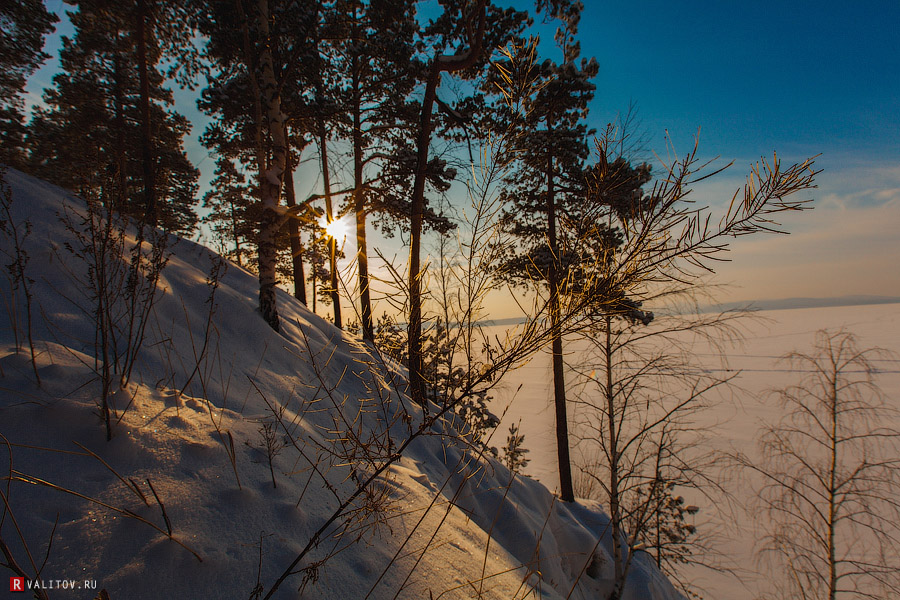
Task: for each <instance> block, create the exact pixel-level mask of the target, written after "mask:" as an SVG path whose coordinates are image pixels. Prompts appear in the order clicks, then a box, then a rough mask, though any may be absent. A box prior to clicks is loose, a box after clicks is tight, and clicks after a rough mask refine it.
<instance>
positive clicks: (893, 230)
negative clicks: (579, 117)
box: [580, 0, 900, 300]
mask: <svg viewBox="0 0 900 600" xmlns="http://www.w3.org/2000/svg"><path fill="white" fill-rule="evenodd" d="M585 4H586V7H585V12H584V14H583V17H582V22H581V27H580V38H581V40H582V53H583V54H584V55H587V56H596V57H597V60H598V61H599V63H600V74H599V76H598V81H597V88H598V90H597V95H596V100H595V105H596V106H595V107H594V110H593V111H592V119H595V126H602V124H604V123H605V122H606V121H608V120H611V119H612V118H614V116H615V114H616V112H617V111H622V110H624V109H625V108H626V107H627V106H628V104H629V102H631V101H634V102H635V103H636V105H637V108H638V110H639V115H640V118H641V121H642V124H643V127H644V129H645V130H646V132H647V134H648V136H649V140H650V142H649V145H650V147H651V149H652V150H654V151H656V152H657V153H659V154H660V155H664V152H665V137H664V136H665V132H666V131H667V130H668V132H669V135H670V136H671V138H672V140H673V141H674V143H675V145H676V148H681V149H682V151H684V150H686V149H688V148H689V146H690V145H691V144H692V139H693V136H694V135H695V134H696V133H697V130H698V127H699V128H700V145H701V153H702V154H703V155H704V156H706V157H714V156H721V157H722V158H723V160H732V159H734V160H735V165H734V167H732V168H731V169H730V170H729V172H727V173H726V174H724V175H723V176H722V177H720V178H719V179H718V181H712V182H710V183H709V184H708V185H704V186H702V187H700V188H699V189H698V190H697V198H698V199H702V200H704V201H706V202H709V203H710V204H715V203H717V202H719V201H721V199H722V198H725V197H727V198H730V194H731V193H733V190H734V189H736V187H737V185H739V184H740V183H741V181H742V179H743V175H744V173H746V172H747V171H748V168H749V166H750V164H751V163H752V162H753V161H754V160H757V159H758V158H759V157H760V156H762V155H765V156H771V155H772V153H773V152H774V151H777V152H778V155H779V156H780V157H782V158H783V160H785V161H786V162H793V161H799V160H802V159H804V158H806V157H809V156H813V155H816V154H820V155H821V156H820V157H819V158H818V159H817V161H816V164H817V167H818V168H822V169H823V172H822V174H821V175H820V176H819V178H818V183H819V189H818V190H816V191H815V192H814V193H812V194H810V196H811V197H813V198H815V199H816V202H815V210H814V211H812V212H810V213H804V214H797V215H792V216H790V217H788V218H786V219H785V225H786V227H787V229H788V230H789V231H791V232H792V235H791V236H786V237H772V236H769V237H760V238H752V239H745V240H740V241H738V242H737V243H735V244H734V247H733V248H734V251H733V252H732V253H731V258H732V259H733V260H732V262H731V263H730V264H726V265H722V266H721V268H719V269H717V271H718V272H719V277H718V281H720V282H726V283H733V284H734V287H732V288H731V289H729V290H727V291H726V292H724V294H723V296H724V298H723V299H728V300H747V299H760V298H781V297H790V296H838V295H844V294H857V293H859V294H879V295H892V296H900V267H898V264H900V34H898V24H900V2H896V1H893V0H883V1H863V2H830V1H824V2H823V1H820V2H807V1H802V2H796V1H792V2H776V1H771V0H768V1H760V2H754V3H737V2H701V1H678V2H666V1H663V0H631V1H625V0H615V1H605V2H595V1H590V0H588V1H586V2H585Z"/></svg>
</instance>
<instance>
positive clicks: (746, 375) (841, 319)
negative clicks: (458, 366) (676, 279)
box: [492, 304, 900, 600]
mask: <svg viewBox="0 0 900 600" xmlns="http://www.w3.org/2000/svg"><path fill="white" fill-rule="evenodd" d="M755 314H756V316H757V317H762V319H759V318H750V319H747V320H746V321H745V322H744V323H743V326H742V329H743V330H744V334H745V340H744V342H743V343H741V344H740V345H736V346H730V347H728V348H727V349H726V350H725V352H724V354H725V359H726V361H727V366H728V368H729V369H730V370H731V371H738V372H739V374H738V375H737V377H736V378H735V379H734V381H733V383H734V386H733V389H734V391H733V392H732V393H727V394H718V393H717V392H716V393H714V395H713V396H710V398H711V399H712V400H713V403H712V406H711V407H710V408H708V409H705V410H704V412H703V413H702V414H701V415H700V416H699V419H700V421H699V422H698V424H699V425H700V427H702V428H703V429H705V430H706V433H707V434H708V435H709V440H710V444H711V445H713V446H714V447H718V448H719V449H723V450H726V449H729V448H734V449H737V450H742V451H746V452H748V453H749V454H751V455H752V454H753V453H755V448H756V440H757V434H758V432H759V430H760V424H761V423H764V422H772V421H774V420H777V419H775V417H776V415H774V414H772V413H773V409H774V405H773V404H772V403H768V404H767V403H766V399H767V398H770V397H771V395H772V392H773V391H775V390H779V389H782V388H785V387H787V386H790V385H794V384H797V383H799V376H798V374H797V373H795V372H792V371H791V369H790V366H789V365H787V364H785V363H783V362H779V359H780V358H781V357H783V356H784V355H785V354H787V353H789V352H791V351H795V350H796V351H800V352H811V351H812V348H813V344H814V342H815V335H816V332H817V331H819V330H821V329H829V330H837V329H841V328H843V329H844V330H846V331H848V332H850V333H852V334H854V335H855V336H856V338H857V342H858V345H859V347H860V349H864V348H869V347H876V346H877V347H881V348H885V349H887V350H890V351H892V352H894V353H895V355H896V354H900V304H880V305H866V306H844V307H827V308H807V309H793V310H778V311H763V312H759V313H755ZM504 329H505V328H504V327H499V326H498V327H495V328H494V331H495V332H496V333H498V334H499V333H502V331H503V330H504ZM586 347H587V345H586V343H585V342H570V343H568V344H567V346H566V347H564V352H565V354H566V357H565V359H566V363H567V365H579V364H581V363H583V362H584V351H585V349H586ZM897 359H898V356H893V357H892V359H891V360H883V361H879V362H878V363H876V366H877V367H878V369H879V371H880V372H879V374H878V376H877V378H876V382H877V383H878V385H879V386H880V388H881V389H882V391H883V392H884V394H885V396H886V397H887V398H888V399H889V401H892V402H893V403H894V404H895V405H900V362H898V360H897ZM550 362H551V361H550V355H549V351H547V352H542V353H540V354H538V355H537V356H535V357H534V359H532V361H531V362H530V363H529V364H528V365H526V366H525V367H523V368H521V369H519V370H517V371H515V372H512V373H510V374H509V376H508V377H507V379H506V380H505V382H504V384H503V386H502V387H501V388H500V389H499V390H497V391H496V393H495V394H494V396H495V399H494V402H493V404H492V409H493V410H494V411H495V412H496V413H497V414H498V415H500V414H501V413H502V412H503V411H504V410H506V414H505V416H504V419H503V423H502V424H501V425H500V429H499V430H498V431H497V434H496V436H495V438H494V440H493V443H494V445H498V446H499V445H502V443H503V441H504V440H505V437H506V432H507V430H508V427H509V424H510V423H513V422H519V421H521V431H522V433H524V435H525V444H524V445H525V447H526V448H528V449H529V451H530V452H529V454H528V455H527V458H529V459H531V462H530V464H529V465H528V466H527V467H526V469H525V471H526V473H527V474H528V475H531V476H532V477H535V478H537V479H539V480H540V481H542V482H544V483H545V484H546V485H547V486H548V487H549V488H551V489H555V488H557V487H558V481H559V480H558V476H557V473H556V446H555V438H554V425H553V423H554V416H553V415H554V412H553V406H552V397H553V388H552V385H553V377H552V372H551V365H550ZM691 362H692V363H693V364H692V366H696V367H698V368H701V369H705V370H709V371H713V372H716V371H718V372H721V373H722V374H724V372H723V365H722V356H720V355H719V354H717V353H716V352H713V351H710V349H709V348H705V347H701V346H698V347H696V349H695V351H694V352H692V355H691ZM520 385H521V389H519V391H518V392H517V393H515V390H516V389H517V388H518V387H519V386H520ZM898 426H900V424H898ZM740 485H741V484H740V482H738V481H735V482H734V488H735V489H733V490H732V492H734V493H735V495H736V497H737V498H740V497H741V496H742V495H744V496H745V495H746V491H742V490H741V488H740ZM689 499H690V501H691V502H693V503H695V504H698V505H699V506H700V508H701V512H700V515H707V516H711V515H712V514H714V513H715V512H716V507H712V506H704V505H703V502H704V499H702V498H689ZM744 516H745V517H747V518H739V519H738V520H739V522H741V524H742V528H741V529H740V530H737V531H734V532H732V533H731V534H729V535H728V537H729V539H730V540H732V541H730V542H729V543H728V544H727V546H725V547H723V550H724V551H725V552H726V554H727V555H728V556H729V557H731V558H732V560H733V562H734V563H735V564H736V565H737V566H738V567H742V568H746V569H751V570H752V569H753V568H754V564H753V558H752V544H753V541H754V540H755V539H757V538H758V535H757V534H756V532H755V531H753V528H752V523H753V522H754V519H753V518H750V517H752V515H744ZM701 523H702V520H701ZM701 577H702V578H703V581H702V582H701V581H700V578H701ZM691 578H692V579H693V580H695V581H697V582H700V583H702V584H703V586H704V587H705V588H706V590H707V592H708V596H707V597H709V598H722V599H726V598H727V599H729V600H750V599H751V598H753V596H754V595H753V591H752V590H753V589H754V588H756V586H757V582H756V581H754V579H756V578H755V577H754V576H753V575H752V574H751V575H748V576H747V578H746V579H747V582H746V586H743V585H741V584H740V583H739V582H737V581H736V580H735V579H733V578H732V577H729V576H724V575H714V576H713V575H709V574H708V573H707V572H703V573H699V572H698V573H696V574H693V573H692V574H691ZM748 588H749V589H748Z"/></svg>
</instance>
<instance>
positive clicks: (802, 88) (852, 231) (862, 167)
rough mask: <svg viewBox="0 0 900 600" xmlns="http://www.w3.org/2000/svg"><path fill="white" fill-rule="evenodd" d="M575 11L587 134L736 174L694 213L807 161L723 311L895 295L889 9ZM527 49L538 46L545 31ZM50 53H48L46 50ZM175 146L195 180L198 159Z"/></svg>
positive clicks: (701, 193) (898, 137) (607, 5)
mask: <svg viewBox="0 0 900 600" xmlns="http://www.w3.org/2000/svg"><path fill="white" fill-rule="evenodd" d="M515 4H517V5H519V6H528V5H529V3H528V2H524V1H520V0H516V1H515ZM585 4H586V6H585V11H584V14H583V17H582V22H581V26H580V32H579V33H580V35H579V37H580V39H581V43H582V54H583V55H585V56H594V57H596V58H597V60H598V62H599V64H600V73H599V76H598V78H597V81H596V83H597V93H596V97H595V100H594V105H593V107H592V111H591V116H590V121H591V124H592V126H594V127H595V128H598V129H602V128H603V126H604V125H605V124H606V123H607V122H608V121H612V120H614V119H615V117H616V115H617V114H618V113H619V112H622V111H625V110H626V109H627V108H628V106H629V104H631V103H634V104H635V106H636V107H637V110H638V116H639V118H640V121H641V124H642V129H643V131H644V133H645V134H646V137H647V140H648V144H647V147H648V150H649V151H650V152H655V153H657V154H659V155H660V156H665V154H666V133H667V132H668V135H669V137H670V139H671V140H672V141H673V143H674V145H675V148H676V149H678V150H679V151H680V152H684V151H687V150H688V149H690V147H691V146H692V145H693V139H694V136H695V135H696V134H697V132H698V129H699V130H700V147H701V154H702V156H704V157H706V158H712V157H716V156H721V157H722V161H723V162H727V161H730V160H734V161H735V165H734V166H733V167H732V168H731V169H730V170H729V171H727V172H726V173H725V174H723V175H722V176H720V177H718V178H717V179H716V180H713V181H710V182H709V183H707V184H704V185H702V186H701V187H699V188H698V189H697V190H696V192H695V199H696V200H698V201H701V202H704V203H708V204H710V205H712V206H716V205H720V204H721V203H722V202H723V201H727V200H730V198H731V194H732V193H733V192H734V190H735V189H736V188H737V186H739V185H740V184H741V183H742V181H743V177H744V175H745V173H746V172H747V171H748V170H749V167H750V165H751V164H752V162H753V161H755V160H758V159H759V158H760V156H767V157H771V155H772V153H773V151H777V152H778V154H779V156H780V157H781V158H782V159H783V160H784V161H786V162H794V161H799V160H803V159H804V158H806V157H809V156H813V155H816V154H820V155H821V156H820V157H819V158H818V159H817V163H816V165H817V168H822V169H824V171H823V173H822V174H821V175H820V176H819V178H818V183H819V189H818V190H816V191H815V192H814V193H812V194H809V195H808V196H809V197H812V198H815V200H816V202H815V207H816V208H815V210H814V211H812V212H810V213H804V214H797V215H791V216H789V217H788V218H787V219H786V220H785V226H786V228H787V229H788V230H789V231H791V232H792V235H790V236H786V237H772V236H769V237H764V238H763V237H760V238H752V239H742V240H739V241H738V242H736V243H735V244H734V245H733V252H732V253H731V254H730V257H731V258H732V259H733V260H732V262H730V263H726V264H723V265H722V266H721V267H720V268H718V269H717V272H718V277H717V281H718V282H722V283H731V284H734V285H733V286H732V287H731V288H729V289H727V290H725V291H724V292H723V293H722V294H720V296H721V298H722V300H723V301H726V300H752V299H762V298H783V297H793V296H839V295H845V294H877V295H890V296H900V274H898V273H900V268H898V267H897V265H898V263H900V35H898V29H897V28H898V24H900V2H897V1H895V0H881V1H863V2H856V3H846V2H828V1H824V2H807V1H805V0H804V1H802V2H795V1H792V2H776V1H771V0H768V1H760V2H756V3H736V2H711V1H706V2H701V1H698V0H689V1H678V2H671V1H664V0H630V1H629V0H615V1H604V2H597V1H593V0H586V1H585ZM48 6H49V7H50V8H51V10H54V11H56V12H59V11H61V10H62V9H64V8H65V6H64V5H63V4H62V2H61V0H49V1H48ZM63 32H64V33H65V30H64V31H63ZM542 36H543V38H544V39H545V40H549V39H550V38H552V26H551V27H550V28H549V29H548V28H544V31H543V32H542ZM57 48H58V41H56V40H51V42H50V43H49V44H48V51H49V52H50V53H51V54H52V53H55V51H56V49H57ZM54 69H55V65H54V63H53V62H52V61H51V62H50V63H48V65H47V66H46V67H45V69H44V70H43V71H42V72H41V73H39V75H38V76H36V77H35V78H34V81H33V82H32V83H31V85H30V87H29V90H30V92H31V93H32V98H33V99H36V98H38V97H39V95H40V89H41V88H42V87H43V86H44V85H48V84H49V80H50V77H51V75H52V72H53V70H54ZM179 98H180V99H181V100H182V105H181V106H179V107H178V108H179V110H180V111H182V112H184V113H185V114H187V115H188V116H190V117H192V118H194V117H196V110H195V109H194V108H193V107H192V106H189V105H186V104H185V102H188V100H187V97H186V96H184V95H181V94H179ZM201 129H202V125H201V126H200V127H197V128H195V131H194V133H195V134H196V135H199V133H201ZM187 146H188V149H189V153H190V155H191V158H192V160H194V162H195V163H199V164H200V167H201V169H202V170H203V171H204V175H205V179H207V180H208V178H209V177H210V176H211V171H212V168H213V166H214V165H213V164H212V162H213V161H212V160H211V159H205V156H206V153H205V150H204V149H203V148H202V147H200V146H199V145H198V144H197V143H196V142H189V143H188V144H187ZM648 154H649V152H648ZM650 156H651V157H652V154H651V155H650ZM348 250H350V249H348Z"/></svg>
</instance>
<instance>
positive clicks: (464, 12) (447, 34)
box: [407, 0, 527, 403]
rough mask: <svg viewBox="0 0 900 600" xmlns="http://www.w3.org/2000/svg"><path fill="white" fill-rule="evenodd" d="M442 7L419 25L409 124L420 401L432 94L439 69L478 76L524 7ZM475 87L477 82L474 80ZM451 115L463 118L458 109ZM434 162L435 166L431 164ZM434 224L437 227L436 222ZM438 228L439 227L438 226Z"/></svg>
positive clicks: (415, 385) (413, 343)
mask: <svg viewBox="0 0 900 600" xmlns="http://www.w3.org/2000/svg"><path fill="white" fill-rule="evenodd" d="M441 5H442V6H443V8H444V11H443V13H441V15H440V16H439V17H438V18H437V19H435V20H434V21H432V22H430V23H429V24H428V26H427V27H426V28H425V30H424V33H423V38H424V39H426V40H428V41H429V42H430V44H431V52H433V56H432V57H431V59H430V60H428V61H427V66H426V68H425V77H424V84H425V89H424V96H423V98H422V104H421V108H420V110H419V115H418V125H417V126H416V130H415V155H414V158H413V156H412V155H410V163H411V164H414V165H415V167H414V170H413V177H412V181H413V184H412V196H411V198H410V200H409V205H408V206H409V211H408V215H409V223H410V244H409V246H410V250H409V307H410V308H409V325H408V330H407V331H408V336H407V339H408V344H409V383H410V395H411V396H412V398H413V399H414V400H415V401H417V402H420V403H421V402H424V401H425V391H426V390H425V388H426V381H425V378H424V372H423V349H422V303H423V302H422V296H423V294H422V263H421V245H422V234H423V229H424V225H425V224H426V223H427V222H428V218H429V214H430V213H431V212H432V211H431V210H430V209H429V207H428V202H427V198H426V195H425V188H426V183H428V182H429V180H433V179H434V178H435V174H436V172H439V171H440V170H442V167H443V165H442V164H441V162H442V161H440V160H439V159H429V152H430V147H431V143H432V138H433V135H434V133H435V125H436V121H437V119H435V116H434V114H433V113H434V108H435V105H438V106H439V107H440V108H441V109H442V110H443V111H445V112H451V113H452V112H453V110H452V109H451V108H450V107H449V106H448V105H446V104H445V103H443V102H441V101H440V99H439V98H438V95H437V91H438V86H439V84H440V83H441V77H442V74H444V73H447V74H454V75H457V76H461V77H464V78H469V79H478V78H482V77H484V67H485V65H486V63H487V61H486V59H487V57H488V54H489V53H488V52H487V51H486V49H487V48H499V47H502V46H504V45H505V44H506V43H507V42H508V41H510V40H511V39H517V38H518V36H519V34H520V32H521V28H522V26H523V24H524V23H525V21H526V20H527V15H526V14H525V13H521V12H517V11H515V10H512V9H508V10H503V9H499V8H497V7H496V6H494V5H493V4H491V3H490V2H488V1H487V0H479V1H478V2H475V3H470V2H466V1H464V0H446V1H444V2H441ZM475 87H476V88H477V85H476V86H475ZM453 118H454V119H460V118H463V117H462V115H460V114H455V115H453ZM436 167H437V168H436ZM436 229H437V228H436ZM438 231H439V232H440V229H438Z"/></svg>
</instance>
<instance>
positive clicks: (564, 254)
mask: <svg viewBox="0 0 900 600" xmlns="http://www.w3.org/2000/svg"><path fill="white" fill-rule="evenodd" d="M579 10H580V5H578V4H575V5H570V6H568V7H565V10H564V9H563V8H562V7H558V8H557V9H556V11H555V12H554V13H553V16H555V17H557V18H560V19H563V22H564V26H563V27H561V28H560V29H559V30H558V31H557V35H556V40H557V43H558V44H559V45H560V47H561V49H562V52H563V61H562V62H561V63H559V64H557V63H554V62H553V61H551V60H549V59H548V60H545V61H544V62H543V63H542V64H541V66H540V75H541V78H542V79H543V83H542V84H541V85H539V86H538V91H537V93H536V94H534V96H533V97H532V98H531V99H530V107H529V109H528V111H527V118H526V122H524V123H523V124H522V131H521V136H520V143H519V148H517V150H516V151H517V152H518V153H519V158H518V165H519V168H518V169H517V170H516V171H515V174H514V176H513V177H512V178H511V179H510V181H509V184H510V187H509V190H508V191H507V192H506V193H505V201H506V202H508V204H509V210H508V212H507V215H506V217H505V219H506V221H507V223H508V225H509V230H510V232H511V233H512V234H514V235H515V236H517V237H519V238H520V240H521V246H520V253H519V254H518V255H516V256H513V257H508V259H507V260H506V261H505V264H504V265H503V267H502V269H503V271H504V273H505V274H506V276H507V277H509V278H510V279H512V280H514V281H519V282H526V283H529V284H532V283H533V284H538V285H539V286H540V287H545V288H546V289H547V293H548V294H549V303H548V304H549V311H550V326H551V328H552V342H551V343H552V353H553V390H554V406H555V410H556V439H557V457H558V462H559V475H560V493H561V496H562V499H563V500H564V501H567V502H571V501H572V500H574V491H573V488H572V472H571V464H570V460H569V434H568V421H567V407H566V388H565V374H564V370H563V353H562V352H563V350H562V332H561V328H560V327H561V325H560V314H561V313H560V311H561V308H560V302H561V297H562V296H564V295H565V294H566V293H567V292H568V291H570V290H569V288H571V287H572V286H573V285H575V284H576V283H577V282H578V281H580V278H579V277H577V268H576V267H577V264H578V253H577V252H578V251H577V245H575V244H570V243H569V242H570V240H569V239H566V236H567V233H564V232H568V233H572V231H571V224H572V223H579V222H584V221H583V219H581V217H580V213H581V211H582V210H583V209H584V204H585V197H586V189H585V160H586V159H587V157H588V154H589V150H588V145H587V135H588V131H587V127H586V126H585V125H584V122H583V119H584V117H585V115H586V114H587V106H588V103H589V102H590V100H591V99H592V98H593V94H594V84H593V83H591V82H590V79H591V78H592V77H593V76H595V75H596V74H597V69H598V67H597V63H596V61H594V60H593V59H591V60H585V59H581V61H580V62H579V54H580V48H579V45H578V43H577V42H576V41H575V40H574V35H575V32H576V31H577V26H578V19H579Z"/></svg>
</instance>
